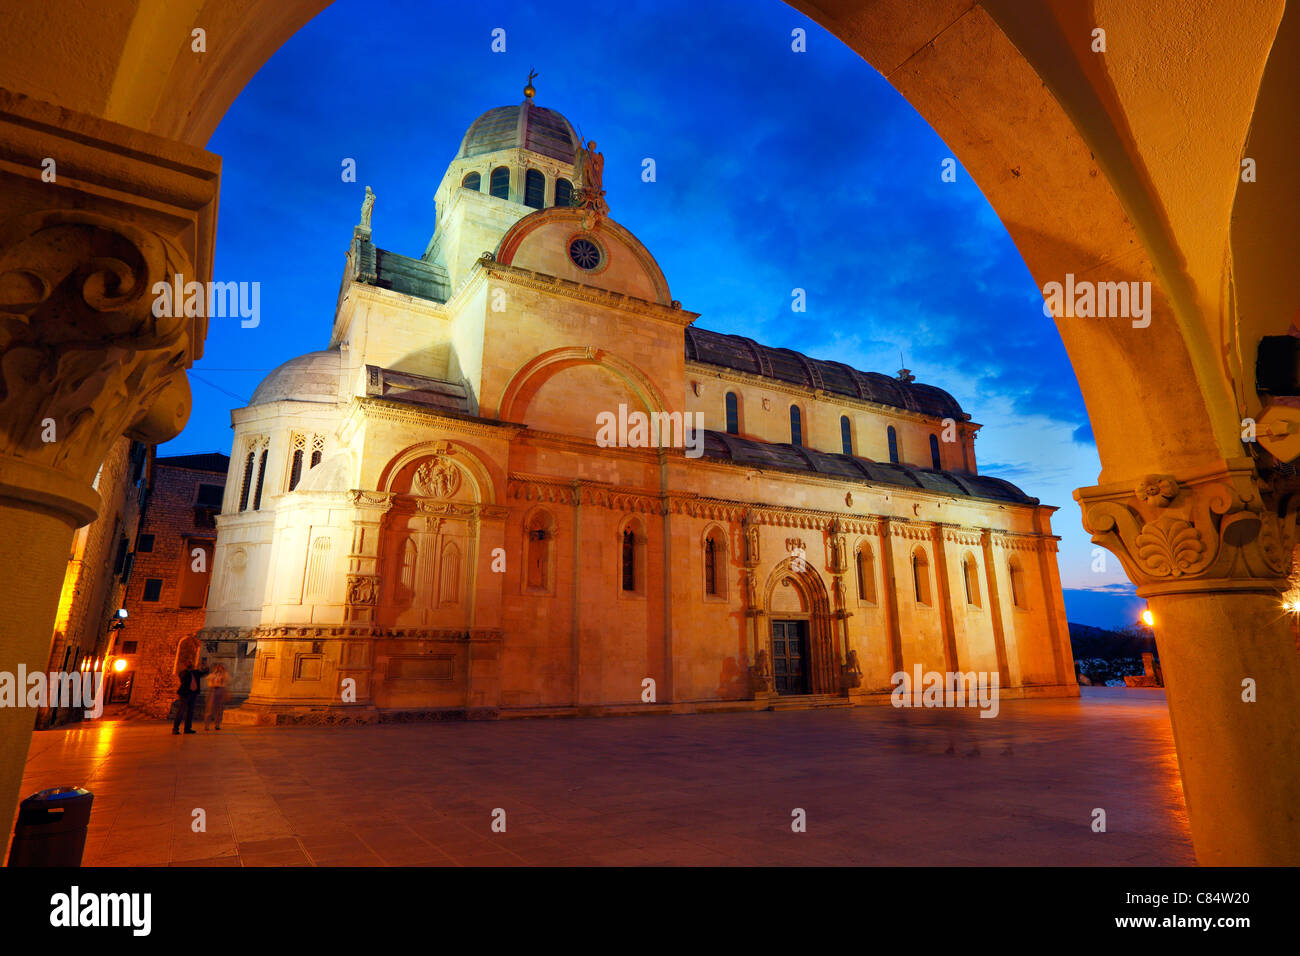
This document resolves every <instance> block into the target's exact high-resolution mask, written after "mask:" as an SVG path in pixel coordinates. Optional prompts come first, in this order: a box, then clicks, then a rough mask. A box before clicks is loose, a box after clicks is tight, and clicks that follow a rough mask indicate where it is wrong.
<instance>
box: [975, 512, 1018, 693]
mask: <svg viewBox="0 0 1300 956" xmlns="http://www.w3.org/2000/svg"><path fill="white" fill-rule="evenodd" d="M980 551H981V553H982V554H983V555H984V580H985V581H987V582H988V586H989V623H990V624H991V625H992V627H993V652H994V653H995V654H996V655H997V660H998V680H999V682H1000V684H999V686H1001V687H1010V686H1011V667H1010V664H1009V663H1008V661H1007V636H1006V631H1005V630H1004V629H1003V624H1002V598H1001V597H1000V596H999V594H998V566H997V560H996V559H995V558H994V557H993V533H992V532H991V531H989V530H988V529H987V528H985V529H983V530H982V531H981V532H980ZM1019 672H1020V668H1019V666H1017V667H1016V673H1017V679H1019V678H1018V675H1019Z"/></svg>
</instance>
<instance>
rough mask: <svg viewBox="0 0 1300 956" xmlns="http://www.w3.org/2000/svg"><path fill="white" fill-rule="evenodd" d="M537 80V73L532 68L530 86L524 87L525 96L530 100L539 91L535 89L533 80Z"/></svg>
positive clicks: (529, 69)
mask: <svg viewBox="0 0 1300 956" xmlns="http://www.w3.org/2000/svg"><path fill="white" fill-rule="evenodd" d="M535 79H537V71H536V70H534V69H533V68H532V67H531V66H530V67H529V68H528V85H527V86H525V87H524V96H526V97H528V98H529V99H530V100H531V99H532V98H533V97H534V96H536V95H537V90H536V89H534V88H533V80H535Z"/></svg>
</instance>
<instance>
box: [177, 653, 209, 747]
mask: <svg viewBox="0 0 1300 956" xmlns="http://www.w3.org/2000/svg"><path fill="white" fill-rule="evenodd" d="M206 663H207V660H206V659H205V660H203V661H201V662H200V663H199V664H198V665H195V666H191V667H187V668H185V670H183V671H181V673H180V679H181V685H180V687H179V688H178V689H177V691H176V696H177V697H178V698H180V706H179V707H178V708H177V709H176V720H175V722H174V723H173V724H172V733H174V734H179V733H180V732H181V718H182V717H184V718H185V732H186V733H187V734H192V733H194V702H195V701H196V700H198V699H199V682H200V681H201V680H202V679H203V678H204V677H206V676H207V674H208V669H207V668H206V667H203V666H202V665H203V664H206Z"/></svg>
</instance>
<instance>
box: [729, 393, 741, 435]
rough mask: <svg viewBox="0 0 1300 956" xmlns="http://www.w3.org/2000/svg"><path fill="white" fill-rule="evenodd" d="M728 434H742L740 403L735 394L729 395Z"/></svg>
mask: <svg viewBox="0 0 1300 956" xmlns="http://www.w3.org/2000/svg"><path fill="white" fill-rule="evenodd" d="M727 434H728V435H739V434H740V401H739V400H738V399H737V398H736V393H735V392H728V393H727Z"/></svg>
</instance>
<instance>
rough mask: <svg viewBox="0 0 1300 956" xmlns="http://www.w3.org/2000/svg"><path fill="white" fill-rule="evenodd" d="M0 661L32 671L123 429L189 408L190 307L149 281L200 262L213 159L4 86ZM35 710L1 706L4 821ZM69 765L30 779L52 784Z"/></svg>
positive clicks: (164, 432)
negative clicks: (160, 310) (77, 535)
mask: <svg viewBox="0 0 1300 956" xmlns="http://www.w3.org/2000/svg"><path fill="white" fill-rule="evenodd" d="M0 155H3V156H4V162H3V164H0V567H3V568H4V569H5V572H6V573H5V574H3V575H0V606H3V607H4V614H3V615H2V616H0V671H9V672H10V673H14V672H16V671H17V669H18V666H19V665H20V664H23V665H26V667H27V668H28V669H30V670H44V668H45V667H46V666H47V664H48V655H49V650H50V640H51V636H52V627H53V623H54V617H55V614H56V611H57V605H58V600H59V593H60V590H61V587H62V582H63V576H64V572H65V570H66V568H67V561H68V553H69V549H70V546H71V543H72V535H73V532H74V529H76V528H77V527H79V526H81V525H84V524H87V523H88V522H90V521H91V520H93V519H94V518H95V516H96V514H97V513H98V511H99V508H100V505H101V503H100V500H99V496H98V495H97V494H96V493H95V492H94V491H93V490H92V487H91V486H92V482H93V481H94V477H95V473H96V471H97V470H98V468H99V465H100V463H101V462H102V461H103V460H104V457H105V455H106V454H107V453H108V450H109V448H110V447H111V446H112V444H113V442H115V441H116V440H117V439H118V437H119V436H121V435H124V434H125V435H127V436H129V437H131V438H135V439H138V440H140V441H144V442H150V443H156V442H161V441H166V440H167V439H169V438H172V437H174V436H175V435H176V434H177V433H178V432H179V431H180V429H181V427H182V426H183V425H184V424H185V420H186V418H187V417H188V416H189V409H190V393H189V385H188V384H187V382H186V379H185V369H186V368H188V367H189V366H190V365H191V364H192V363H193V361H194V359H195V358H197V357H198V356H199V354H201V352H202V345H203V338H204V336H205V335H206V332H207V320H206V318H204V317H203V316H202V315H190V316H186V315H185V314H184V310H183V308H182V309H180V310H174V311H180V312H181V314H180V315H174V314H173V315H162V316H156V315H154V310H153V305H154V300H155V296H154V293H153V287H154V284H155V283H158V282H167V283H169V284H170V283H171V282H172V280H173V277H174V276H176V275H181V276H183V277H184V278H183V281H184V282H191V281H199V282H203V281H206V280H207V279H208V278H210V274H211V262H212V257H211V249H212V230H213V217H214V215H215V203H216V195H217V181H218V176H219V172H218V170H219V168H220V166H219V161H218V160H217V159H216V157H214V156H211V155H210V154H208V153H205V152H203V151H202V150H196V149H192V148H189V147H182V146H179V145H177V144H174V143H171V142H168V141H166V140H163V139H160V138H158V137H155V136H150V135H148V134H145V133H141V132H138V131H135V130H130V129H127V128H126V127H122V126H118V125H116V124H114V123H108V122H105V121H103V120H99V119H95V118H93V117H89V116H85V115H82V114H78V113H76V112H73V111H71V110H66V109H59V108H56V107H54V106H51V105H50V104H47V103H42V102H40V101H38V100H31V99H28V98H26V97H23V96H19V95H17V94H13V93H10V92H8V91H5V90H0ZM35 716H36V714H35V711H34V710H32V709H30V708H27V707H17V708H15V707H4V708H0V827H3V828H4V829H5V831H6V832H8V830H9V827H10V824H11V821H12V819H13V812H14V809H15V806H16V803H17V798H18V796H19V794H18V788H19V786H20V784H21V781H22V775H23V765H24V763H25V762H26V758H27V748H28V745H29V743H30V740H31V733H32V725H33V722H34V720H35ZM64 782H65V781H39V783H40V784H41V785H42V786H44V785H55V784H60V783H64Z"/></svg>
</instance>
